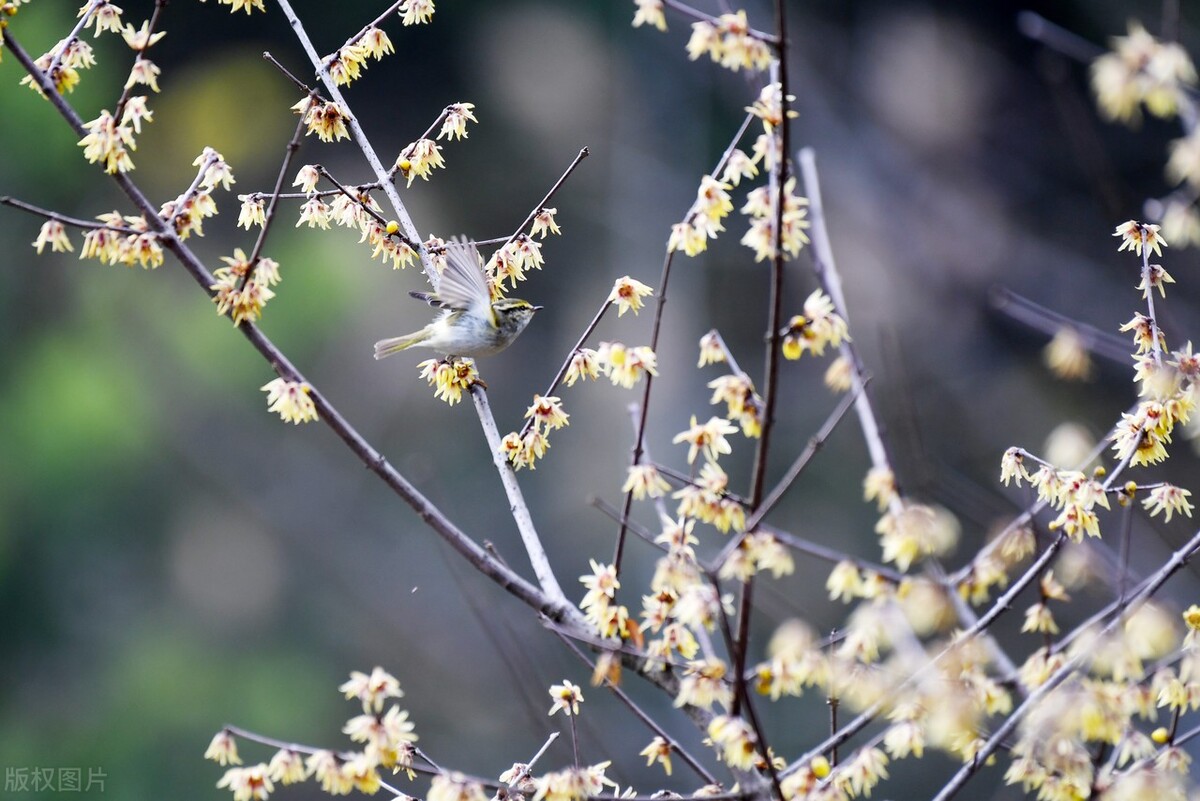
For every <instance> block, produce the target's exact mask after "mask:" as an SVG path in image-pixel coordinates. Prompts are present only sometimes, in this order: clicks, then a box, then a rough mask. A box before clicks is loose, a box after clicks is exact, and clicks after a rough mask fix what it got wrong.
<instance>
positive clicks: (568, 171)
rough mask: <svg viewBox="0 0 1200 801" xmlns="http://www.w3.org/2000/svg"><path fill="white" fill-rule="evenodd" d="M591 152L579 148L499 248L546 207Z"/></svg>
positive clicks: (519, 233) (505, 244) (511, 239)
mask: <svg viewBox="0 0 1200 801" xmlns="http://www.w3.org/2000/svg"><path fill="white" fill-rule="evenodd" d="M591 152H592V151H590V150H588V149H587V148H586V147H582V148H580V149H579V153H578V154H576V156H575V159H574V160H573V161H572V162H571V163H570V165H568V166H567V169H566V170H565V171H563V174H562V175H560V176H559V178H558V180H557V181H555V182H554V186H552V187H550V191H549V192H547V193H546V196H545V197H543V198H542V201H541V202H540V203H538V204H537V205H536V206H534V207H533V211H531V212H529V216H528V217H526V218H525V221H524V222H523V223H521V224H520V225H519V226H518V227H517V230H515V231H513V233H512V236H510V237H509V238H508V239H506V240H505V241H504V244H503V245H501V247H500V249H503V248H505V247H508V245H509V244H510V243H511V242H512V241H513V240H515V239H516V238H517V237H518V236H520V235H521V232H522V231H524V230H525V229H526V228H527V227H528V226H529V224H530V223H532V222H533V218H534V217H537V216H538V214H539V213H540V212H541V211H542V209H544V208H546V204H547V203H549V202H550V200H551V199H552V198H553V197H554V196H555V195H556V194H558V190H559V189H560V188H562V185H563V184H564V183H565V182H566V180H567V178H569V177H570V175H571V173H573V172H575V168H576V167H578V166H579V162H581V161H583V160H584V159H585V158H587V157H588V156H589V155H590V154H591Z"/></svg>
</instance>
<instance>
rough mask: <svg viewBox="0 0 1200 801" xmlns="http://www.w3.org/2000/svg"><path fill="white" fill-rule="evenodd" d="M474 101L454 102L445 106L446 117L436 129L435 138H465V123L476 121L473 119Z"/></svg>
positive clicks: (476, 121)
mask: <svg viewBox="0 0 1200 801" xmlns="http://www.w3.org/2000/svg"><path fill="white" fill-rule="evenodd" d="M474 108H475V104H474V103H454V104H452V105H450V106H447V107H446V119H445V120H444V121H443V122H442V128H441V130H440V131H438V135H437V138H438V139H441V138H442V137H443V136H444V137H446V138H447V139H466V138H467V123H468V122H474V123H478V122H479V120H477V119H475V114H474Z"/></svg>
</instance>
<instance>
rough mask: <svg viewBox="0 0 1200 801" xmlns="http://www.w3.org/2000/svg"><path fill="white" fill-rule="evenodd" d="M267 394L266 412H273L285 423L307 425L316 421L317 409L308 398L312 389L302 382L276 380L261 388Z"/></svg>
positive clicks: (283, 379)
mask: <svg viewBox="0 0 1200 801" xmlns="http://www.w3.org/2000/svg"><path fill="white" fill-rule="evenodd" d="M261 389H262V391H263V392H265V393H267V411H269V412H275V413H276V414H278V415H279V416H280V418H281V419H282V420H283V422H285V423H295V424H296V425H299V424H300V423H307V422H309V421H310V420H316V419H318V418H317V407H316V404H314V403H313V399H312V398H311V397H310V396H309V393H310V392H311V391H312V389H311V388H310V387H309V386H308V384H307V383H305V382H302V381H288V380H287V379H285V378H276V379H275V380H274V381H271V382H269V383H267V384H264V385H263V386H262V387H261Z"/></svg>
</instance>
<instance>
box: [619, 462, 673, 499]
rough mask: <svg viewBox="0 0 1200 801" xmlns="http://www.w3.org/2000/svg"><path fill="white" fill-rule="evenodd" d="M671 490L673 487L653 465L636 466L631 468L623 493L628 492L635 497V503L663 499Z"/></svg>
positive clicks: (622, 489) (622, 488)
mask: <svg viewBox="0 0 1200 801" xmlns="http://www.w3.org/2000/svg"><path fill="white" fill-rule="evenodd" d="M670 489H671V485H670V484H668V483H667V481H666V479H664V478H663V477H662V476H661V475H659V473H658V468H657V467H655V466H654V465H652V464H635V465H631V466H630V468H629V475H628V477H627V478H626V479H625V484H624V485H623V486H622V487H621V492H628V493H630V494H632V495H633V499H634V500H635V501H640V500H642V499H644V498H661V497H662V496H663V495H665V494H666V493H667V492H669V491H670Z"/></svg>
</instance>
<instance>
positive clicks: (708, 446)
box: [671, 415, 737, 464]
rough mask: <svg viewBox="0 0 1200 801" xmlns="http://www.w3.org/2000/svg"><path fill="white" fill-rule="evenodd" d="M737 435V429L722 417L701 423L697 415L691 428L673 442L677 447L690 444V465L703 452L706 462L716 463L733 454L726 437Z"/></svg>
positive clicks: (679, 434) (678, 435)
mask: <svg viewBox="0 0 1200 801" xmlns="http://www.w3.org/2000/svg"><path fill="white" fill-rule="evenodd" d="M736 433H737V428H735V427H734V426H733V425H731V424H730V423H729V421H727V420H723V419H722V418H720V417H710V418H709V419H708V422H706V423H699V422H697V421H696V415H692V422H691V424H690V427H689V428H688V429H687V430H686V431H682V432H680V433H678V434H676V435H675V438H674V439H672V440H671V442H673V443H674V444H676V445H678V444H679V443H682V442H686V443H687V444H688V464H693V463H695V461H696V456H697V455H698V454H700V453H701V452H703V454H704V458H705V459H706V460H708V461H709V462H715V461H717V460H718V459H719V458H720V457H721V454H724V453H732V452H733V448H732V447H731V446H730V445H729V440H727V439H726V437H727V436H728V435H730V434H736Z"/></svg>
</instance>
